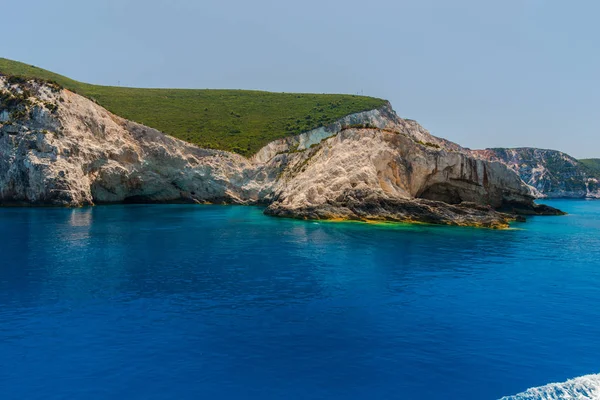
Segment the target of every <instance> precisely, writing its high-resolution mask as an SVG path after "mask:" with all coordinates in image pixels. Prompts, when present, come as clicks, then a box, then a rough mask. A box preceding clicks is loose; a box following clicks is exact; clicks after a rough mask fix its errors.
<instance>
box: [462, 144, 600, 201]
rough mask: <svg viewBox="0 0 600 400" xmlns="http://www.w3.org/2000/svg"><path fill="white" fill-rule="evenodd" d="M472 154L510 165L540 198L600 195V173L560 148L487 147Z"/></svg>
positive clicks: (595, 196) (599, 196)
mask: <svg viewBox="0 0 600 400" xmlns="http://www.w3.org/2000/svg"><path fill="white" fill-rule="evenodd" d="M472 154H473V155H474V156H476V157H478V158H480V159H484V160H488V161H498V162H501V163H503V164H505V165H507V166H508V167H509V168H510V169H512V170H513V171H515V172H517V173H518V174H519V176H520V177H521V179H522V180H523V181H524V182H525V183H527V184H528V185H529V186H530V187H531V188H532V190H533V192H534V194H535V196H536V197H538V198H545V197H549V198H600V176H598V175H597V174H596V173H595V172H594V171H592V170H591V169H589V168H588V167H586V166H585V165H584V164H582V163H581V162H579V161H578V160H576V159H575V158H573V157H571V156H569V155H568V154H565V153H561V152H560V151H555V150H543V149H534V148H519V149H487V150H475V151H473V152H472Z"/></svg>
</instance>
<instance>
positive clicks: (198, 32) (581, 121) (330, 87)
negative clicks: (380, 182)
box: [0, 0, 600, 157]
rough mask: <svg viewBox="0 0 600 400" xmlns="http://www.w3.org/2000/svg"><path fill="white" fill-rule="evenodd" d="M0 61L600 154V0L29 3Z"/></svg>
mask: <svg viewBox="0 0 600 400" xmlns="http://www.w3.org/2000/svg"><path fill="white" fill-rule="evenodd" d="M1 13H2V23H1V24H0V37H1V38H2V40H1V42H2V44H1V46H0V48H1V49H2V51H1V52H0V55H1V56H3V57H7V58H12V59H16V60H19V61H24V62H27V63H30V64H35V65H38V66H40V67H44V68H46V69H50V70H53V71H55V72H59V73H62V74H63V75H67V76H69V77H72V78H75V79H78V80H81V81H86V82H91V83H98V84H110V85H115V84H117V83H118V82H120V83H121V85H127V86H139V87H186V88H243V89H263V90H270V91H283V92H296V91H297V92H317V93H323V92H328V93H358V92H361V93H364V94H365V95H371V96H376V97H382V98H386V99H389V100H390V101H391V102H392V104H393V106H394V108H395V109H396V111H397V112H398V113H399V114H400V115H401V116H403V117H408V118H413V119H416V120H418V121H419V122H421V124H423V125H424V126H425V127H426V128H428V129H429V130H430V131H431V132H432V133H433V134H435V135H437V136H442V137H446V138H448V139H450V140H453V141H456V142H458V143H460V144H462V145H464V146H468V147H471V148H484V147H497V146H502V147H514V146H535V147H544V148H552V149H558V150H562V151H566V152H568V153H570V154H572V155H574V156H576V157H600V148H599V144H600V135H599V133H600V132H599V129H598V128H599V126H600V51H599V50H600V46H599V45H600V24H599V23H598V18H599V16H600V2H597V1H594V0H577V1H569V2H567V1H564V0H548V1H545V0H504V1H486V0H454V1H447V0H412V1H407V0H406V1H405V0H370V1H364V0H361V1H358V0H303V1H293V2H291V1H285V0H277V1H275V0H273V1H269V0H252V1H249V0H169V1H157V0H103V1H87V0H86V1H82V0H55V1H47V0H20V1H18V2H17V1H7V2H3V4H2V9H1Z"/></svg>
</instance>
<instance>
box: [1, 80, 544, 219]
mask: <svg viewBox="0 0 600 400" xmlns="http://www.w3.org/2000/svg"><path fill="white" fill-rule="evenodd" d="M0 93H2V97H0V202H1V203H3V204H9V203H10V204H19V203H24V204H34V205H64V206H82V205H91V204H99V203H127V202H132V203H133V202H135V203H140V202H148V203H157V202H197V203H233V204H264V205H268V208H267V213H269V214H272V215H278V216H286V217H295V218H319V219H322V218H326V219H336V218H343V219H356V220H390V221H413V222H432V223H442V224H455V225H482V226H491V227H501V226H506V224H507V223H508V221H510V220H511V219H513V218H514V216H513V215H511V214H505V213H499V212H497V211H496V210H498V209H505V210H507V211H514V210H515V209H518V210H521V211H522V210H526V211H527V212H531V213H535V212H538V211H539V209H538V208H536V206H535V205H534V203H533V196H532V190H531V188H530V187H529V186H527V185H525V184H524V183H523V182H522V180H521V179H520V178H519V176H518V175H517V174H516V173H515V172H514V171H512V170H511V169H509V168H508V167H507V166H506V165H504V164H503V163H499V162H490V161H487V160H485V159H483V158H482V157H479V158H477V157H474V156H473V155H472V154H471V153H470V152H469V151H468V150H465V149H463V148H462V147H460V146H459V145H456V144H454V143H452V142H449V141H447V140H444V139H440V138H437V137H435V136H432V135H431V134H430V133H429V132H427V131H426V130H425V129H423V128H422V127H421V126H420V125H419V124H417V123H416V122H415V121H412V120H405V119H402V118H399V117H398V116H397V115H396V114H395V113H394V111H393V110H392V108H391V106H390V105H389V104H388V105H386V106H384V107H382V108H380V109H376V110H371V111H366V112H363V113H358V114H354V115H350V116H347V117H345V118H343V119H341V120H339V121H338V122H336V123H334V124H332V125H329V126H326V127H322V128H319V129H315V130H313V131H310V132H306V133H304V134H302V135H298V136H295V137H290V138H286V139H281V140H277V141H274V142H272V143H270V144H268V145H267V146H265V147H264V148H263V149H261V150H260V151H259V152H258V153H257V154H256V155H255V156H254V157H252V158H251V159H247V158H244V157H242V156H240V155H237V154H234V153H229V152H225V151H218V150H208V149H202V148H198V147H196V146H194V145H191V144H188V143H186V142H183V141H181V140H178V139H175V138H173V137H170V136H168V135H165V134H164V133H161V132H158V131H156V130H154V129H152V128H148V127H146V126H143V125H139V124H136V123H133V122H131V121H127V120H124V119H122V118H119V117H117V116H115V115H113V114H111V113H110V112H108V111H107V110H105V109H104V108H102V107H100V106H99V105H97V104H95V103H94V102H92V101H90V100H88V99H86V98H84V97H81V96H79V95H77V94H75V93H72V92H69V91H66V90H62V89H60V88H57V87H54V86H52V85H48V84H45V83H40V82H35V81H29V82H21V83H18V84H10V83H8V81H7V79H6V78H3V77H0Z"/></svg>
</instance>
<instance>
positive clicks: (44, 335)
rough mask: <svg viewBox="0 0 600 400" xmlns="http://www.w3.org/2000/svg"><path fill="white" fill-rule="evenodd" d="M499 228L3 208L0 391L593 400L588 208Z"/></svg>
mask: <svg viewBox="0 0 600 400" xmlns="http://www.w3.org/2000/svg"><path fill="white" fill-rule="evenodd" d="M545 203H546V204H549V205H551V206H554V207H558V208H560V209H563V210H564V211H567V212H568V213H569V215H567V216H561V217H532V218H529V220H528V222H526V223H515V224H513V225H512V227H511V229H507V230H491V229H481V228H461V227H441V226H431V225H407V224H366V223H350V222H348V223H345V222H322V221H319V222H315V221H298V220H291V219H278V218H273V217H268V216H265V215H263V213H262V211H263V210H262V209H261V208H259V207H244V206H210V205H125V206H121V205H115V206H98V207H91V208H80V209H61V208H0V398H1V399H3V400H6V399H45V400H47V399H51V400H52V399H88V400H89V399H144V400H147V399H289V400H294V399H500V398H505V399H598V398H600V375H598V373H600V201H584V200H561V201H558V200H555V201H546V202H545Z"/></svg>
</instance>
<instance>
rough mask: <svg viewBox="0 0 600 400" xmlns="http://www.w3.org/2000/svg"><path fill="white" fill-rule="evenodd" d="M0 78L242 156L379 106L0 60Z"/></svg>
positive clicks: (370, 101)
mask: <svg viewBox="0 0 600 400" xmlns="http://www.w3.org/2000/svg"><path fill="white" fill-rule="evenodd" d="M0 74H3V75H16V76H22V77H27V78H38V79H45V80H50V81H54V82H56V83H58V84H59V85H61V86H63V87H64V88H66V89H69V90H71V91H73V92H76V93H78V94H81V95H83V96H86V97H88V98H91V99H93V100H95V101H96V102H97V103H98V104H100V105H102V106H103V107H105V108H106V109H108V110H109V111H111V112H112V113H114V114H116V115H119V116H121V117H123V118H126V119H129V120H132V121H136V122H139V123H142V124H144V125H147V126H150V127H152V128H155V129H158V130H160V131H162V132H164V133H167V134H169V135H172V136H175V137H177V138H179V139H182V140H185V141H187V142H190V143H193V144H196V145H198V146H201V147H209V148H214V149H221V150H228V151H235V152H237V153H239V154H242V155H245V156H250V155H252V154H254V153H256V152H257V151H258V150H259V149H260V148H261V147H263V146H264V145H266V144H267V143H269V142H271V141H273V140H275V139H279V138H282V137H286V136H291V135H296V134H299V133H302V132H305V131H308V130H311V129H314V128H317V127H319V126H323V125H327V124H329V123H332V122H334V121H335V120H337V119H339V118H341V117H344V116H346V115H349V114H353V113H356V112H360V111H365V110H370V109H374V108H377V107H380V106H382V105H383V104H384V103H385V101H384V100H381V99H376V98H372V97H364V96H353V95H336V94H292V93H271V92H261V91H250V90H213V89H204V90H200V89H137V88H127V87H114V86H99V85H91V84H88V83H82V82H78V81H75V80H73V79H69V78H67V77H65V76H62V75H59V74H55V73H53V72H50V71H46V70H44V69H41V68H38V67H34V66H31V65H27V64H23V63H20V62H17V61H11V60H7V59H5V58H0Z"/></svg>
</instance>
